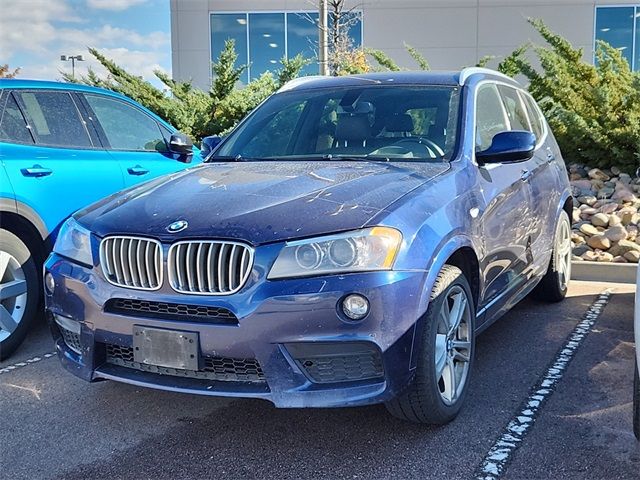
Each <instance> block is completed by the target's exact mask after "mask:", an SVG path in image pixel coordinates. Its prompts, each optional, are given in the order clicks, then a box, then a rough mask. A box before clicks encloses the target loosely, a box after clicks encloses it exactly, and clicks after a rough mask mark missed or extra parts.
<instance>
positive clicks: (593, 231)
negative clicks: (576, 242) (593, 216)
mask: <svg viewBox="0 0 640 480" xmlns="http://www.w3.org/2000/svg"><path fill="white" fill-rule="evenodd" d="M580 231H581V232H582V233H584V234H585V235H589V236H591V235H597V234H598V229H597V228H596V227H594V226H593V225H589V224H588V223H585V224H583V225H580Z"/></svg>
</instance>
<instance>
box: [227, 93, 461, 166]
mask: <svg viewBox="0 0 640 480" xmlns="http://www.w3.org/2000/svg"><path fill="white" fill-rule="evenodd" d="M458 105H459V89H458V88H456V87H443V86H424V87H409V86H400V85H398V86H393V87H389V86H379V85H371V86H357V87H341V88H333V89H316V90H307V89H301V90H295V91H289V92H283V93H278V94H276V95H273V96H272V97H270V98H269V99H268V100H267V101H266V102H265V103H264V104H263V105H262V106H261V107H260V108H259V109H257V110H256V111H255V112H254V113H253V114H252V115H251V116H250V117H249V118H248V119H247V121H246V122H244V123H243V124H242V125H241V126H240V127H239V128H237V129H236V130H235V131H234V132H233V133H232V134H231V135H230V136H229V138H228V140H227V141H226V142H225V143H224V145H223V146H222V147H221V148H220V149H219V150H218V151H217V156H220V157H227V156H229V157H237V156H238V155H240V156H242V157H251V158H254V159H256V158H258V159H262V158H266V159H269V158H278V159H282V160H286V159H287V157H297V158H295V159H300V158H299V157H304V158H308V159H309V160H322V159H326V158H327V157H328V156H331V157H334V158H339V157H340V156H350V157H354V156H358V157H367V158H372V159H375V158H381V159H384V160H390V161H392V160H398V161H400V159H403V160H411V159H418V160H441V159H442V158H450V157H451V156H452V154H453V149H454V146H455V144H456V130H457V128H456V127H457V123H458ZM318 157H319V158H318Z"/></svg>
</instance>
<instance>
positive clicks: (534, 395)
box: [474, 289, 613, 480]
mask: <svg viewBox="0 0 640 480" xmlns="http://www.w3.org/2000/svg"><path fill="white" fill-rule="evenodd" d="M612 294H613V290H611V289H607V290H605V291H604V292H602V293H601V294H600V295H598V298H596V300H595V301H594V302H593V303H592V304H591V306H590V307H589V309H588V310H587V312H586V313H585V314H584V316H583V317H582V320H581V321H580V322H579V323H578V324H577V325H576V327H575V328H574V329H573V331H572V332H571V333H570V334H569V336H568V337H567V339H566V340H565V342H564V344H563V345H562V347H561V348H560V350H559V351H558V353H557V355H556V357H555V359H554V360H553V362H552V363H551V365H550V366H549V367H548V368H547V370H546V372H545V373H544V375H543V376H542V377H541V378H540V380H539V381H538V383H537V384H536V385H535V387H534V388H533V389H532V390H531V394H530V395H529V397H528V398H527V399H526V400H525V401H524V402H523V403H522V405H520V408H519V410H518V413H517V414H516V415H515V416H514V418H513V419H511V421H510V422H509V423H508V424H507V426H506V427H505V429H504V430H503V432H502V433H501V434H500V436H499V437H498V439H497V440H496V442H495V443H494V444H493V446H492V447H491V448H490V449H489V452H488V453H487V455H486V456H485V457H484V459H483V460H482V463H481V464H480V467H478V469H477V470H476V472H475V474H474V478H476V479H478V480H497V479H499V478H500V477H502V475H504V473H505V471H506V467H507V464H508V463H509V461H510V460H511V457H512V456H513V453H514V452H515V450H516V449H518V447H519V446H520V445H521V444H522V441H523V440H524V437H525V436H526V435H527V433H529V431H530V430H531V428H532V427H533V424H534V422H535V420H536V417H537V416H538V414H539V413H540V411H541V410H542V407H543V406H544V404H545V402H546V401H547V400H548V399H549V397H551V395H552V394H553V392H554V390H555V387H556V385H557V384H558V382H559V381H560V380H561V379H562V377H563V376H564V373H565V372H566V371H567V367H568V366H569V363H570V362H571V360H572V359H573V357H574V356H575V353H576V351H577V350H578V348H579V347H580V345H582V342H584V339H585V338H586V337H587V335H588V334H589V332H590V331H591V329H592V328H593V326H594V325H595V323H596V320H598V317H599V316H600V314H601V313H602V311H603V310H604V307H605V306H606V305H607V303H608V302H609V298H610V297H611V295H612Z"/></svg>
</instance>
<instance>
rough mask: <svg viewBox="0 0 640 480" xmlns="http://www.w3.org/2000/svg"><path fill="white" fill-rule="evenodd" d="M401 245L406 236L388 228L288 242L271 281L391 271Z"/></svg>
mask: <svg viewBox="0 0 640 480" xmlns="http://www.w3.org/2000/svg"><path fill="white" fill-rule="evenodd" d="M401 244H402V234H401V233H400V232H399V231H398V230H395V229H393V228H388V227H373V228H366V229H363V230H356V231H354V232H347V233H341V234H337V235H331V236H327V237H319V238H312V239H308V240H298V241H295V242H287V244H286V245H285V246H284V248H283V249H282V250H281V251H280V254H279V255H278V258H277V259H276V261H275V263H274V264H273V267H271V271H270V272H269V275H268V276H267V278H269V279H270V280H272V279H276V278H291V277H308V276H313V275H326V274H332V273H347V272H364V271H372V270H390V269H391V268H392V267H393V262H394V261H395V258H396V254H397V253H398V250H399V249H400V245H401Z"/></svg>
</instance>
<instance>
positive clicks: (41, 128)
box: [0, 80, 200, 359]
mask: <svg viewBox="0 0 640 480" xmlns="http://www.w3.org/2000/svg"><path fill="white" fill-rule="evenodd" d="M192 158H196V159H199V158H200V156H199V155H197V154H196V155H195V157H194V156H193V155H192V149H191V142H190V140H189V139H188V138H187V137H186V136H185V135H182V134H177V133H176V131H175V129H174V128H173V127H172V126H171V125H168V124H167V123H166V122H164V121H162V120H161V119H160V118H158V117H157V116H156V115H154V114H153V113H151V112H149V111H148V110H146V109H145V108H143V107H142V106H141V105H139V104H137V103H135V102H133V101H132V100H131V99H129V98H126V97H124V96H122V95H118V94H116V93H114V92H110V91H107V90H102V89H99V88H92V87H86V86H81V85H74V84H68V83H55V82H41V81H34V80H0V359H2V358H5V357H7V356H8V355H9V354H11V352H12V351H13V350H15V348H17V346H18V345H19V344H20V342H21V341H22V339H23V338H24V336H25V335H26V333H27V331H28V329H29V325H30V324H31V323H32V322H33V320H34V318H35V317H36V315H37V312H38V305H39V304H40V302H41V299H42V294H41V292H42V287H41V274H40V269H41V266H42V263H43V262H44V260H45V258H46V256H47V255H48V253H49V251H50V250H51V246H52V245H53V242H54V240H55V238H56V236H57V233H58V229H59V227H60V225H61V224H62V222H63V221H64V220H65V219H66V218H67V217H69V215H71V214H72V213H73V212H74V211H76V210H78V209H79V208H81V207H84V206H86V205H88V204H89V203H93V202H95V201H96V200H99V199H100V198H102V197H105V196H107V195H110V194H112V193H114V192H117V191H119V190H122V189H124V188H126V187H129V186H132V185H135V184H138V183H140V182H142V181H145V180H149V179H152V178H154V177H157V176H159V175H163V174H167V173H172V172H176V171H178V170H182V169H184V168H186V167H187V166H188V164H189V163H190V162H191V161H192Z"/></svg>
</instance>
